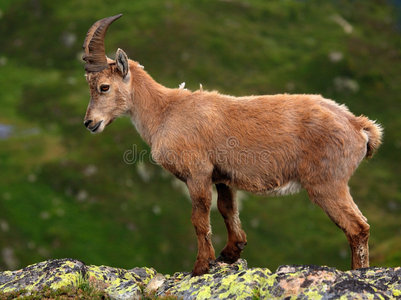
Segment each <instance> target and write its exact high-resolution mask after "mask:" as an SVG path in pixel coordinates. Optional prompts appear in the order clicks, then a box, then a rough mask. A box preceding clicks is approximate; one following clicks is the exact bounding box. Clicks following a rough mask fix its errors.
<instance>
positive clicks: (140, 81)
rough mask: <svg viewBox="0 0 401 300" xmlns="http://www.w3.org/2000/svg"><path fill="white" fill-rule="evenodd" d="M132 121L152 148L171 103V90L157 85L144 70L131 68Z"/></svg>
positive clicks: (135, 67)
mask: <svg viewBox="0 0 401 300" xmlns="http://www.w3.org/2000/svg"><path fill="white" fill-rule="evenodd" d="M131 76H132V78H131V82H132V91H131V101H132V106H131V110H130V116H131V120H132V122H133V123H134V125H135V127H136V129H137V131H138V132H139V134H140V135H141V137H142V138H143V139H144V140H145V142H147V143H148V144H149V145H150V146H152V138H153V137H154V135H155V133H156V132H157V130H158V129H159V128H160V125H161V123H162V122H163V119H164V117H163V114H164V110H165V108H166V107H167V105H168V103H169V102H170V101H171V97H170V96H169V95H170V94H171V91H172V90H171V89H168V88H166V87H164V86H162V85H161V84H159V83H157V82H156V81H155V80H153V78H152V77H151V76H150V75H149V74H147V73H146V72H145V71H144V70H142V69H140V68H139V67H137V66H132V67H131Z"/></svg>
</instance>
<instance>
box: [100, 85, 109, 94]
mask: <svg viewBox="0 0 401 300" xmlns="http://www.w3.org/2000/svg"><path fill="white" fill-rule="evenodd" d="M109 89H110V85H108V84H102V85H101V86H100V91H101V92H107V91H108V90H109Z"/></svg>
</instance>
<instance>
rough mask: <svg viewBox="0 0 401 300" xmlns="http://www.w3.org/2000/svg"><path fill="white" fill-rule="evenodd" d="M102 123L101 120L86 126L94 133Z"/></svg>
mask: <svg viewBox="0 0 401 300" xmlns="http://www.w3.org/2000/svg"><path fill="white" fill-rule="evenodd" d="M102 123H103V120H102V121H99V122H97V123H96V124H95V125H93V126H92V127H88V129H89V130H90V131H92V133H96V131H97V130H98V129H99V127H100V125H102Z"/></svg>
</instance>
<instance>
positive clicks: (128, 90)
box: [83, 14, 382, 275]
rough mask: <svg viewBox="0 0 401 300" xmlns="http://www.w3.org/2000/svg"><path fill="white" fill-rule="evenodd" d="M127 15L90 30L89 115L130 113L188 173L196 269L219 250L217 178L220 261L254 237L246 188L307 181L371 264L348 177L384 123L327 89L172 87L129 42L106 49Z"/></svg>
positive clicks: (160, 156)
mask: <svg viewBox="0 0 401 300" xmlns="http://www.w3.org/2000/svg"><path fill="white" fill-rule="evenodd" d="M120 16H121V14H120V15H117V16H113V17H109V18H105V19H102V20H100V21H97V22H96V23H95V24H94V25H93V26H92V27H91V28H90V29H89V31H88V33H87V36H86V38H85V42H84V45H83V48H84V52H85V54H84V56H83V59H84V61H85V62H86V64H85V70H86V79H87V81H88V84H89V87H90V93H91V99H90V102H89V106H88V109H87V112H86V115H85V121H84V124H85V126H86V127H87V128H88V129H89V130H90V131H91V132H93V133H98V132H102V131H103V130H104V128H105V127H106V126H107V125H108V124H110V123H111V122H112V121H113V120H114V119H115V118H117V117H118V116H120V115H123V114H128V115H129V116H130V117H131V120H132V122H133V123H134V125H135V127H136V129H137V130H138V132H139V134H140V135H141V137H142V138H143V139H144V140H145V141H146V142H147V143H148V144H149V145H150V147H151V151H152V156H153V158H154V160H155V161H156V162H158V163H159V164H160V165H162V166H163V167H164V168H165V169H167V170H168V171H170V172H171V173H173V174H174V175H175V176H176V177H178V178H179V179H180V180H182V181H183V182H185V183H186V185H187V186H188V190H189V193H190V196H191V200H192V217H191V220H192V223H193V225H194V227H195V231H196V235H197V238H198V255H197V258H196V262H195V267H194V269H193V274H194V275H200V274H204V273H206V272H208V270H209V263H210V262H212V261H214V260H215V253H214V249H213V246H212V243H211V234H212V232H211V227H210V219H209V213H210V206H211V198H212V185H213V184H215V185H216V188H217V192H218V199H217V204H218V209H219V211H220V213H221V215H222V216H223V218H224V222H225V224H226V227H227V231H228V241H227V244H226V246H225V247H224V249H223V250H222V252H221V253H220V257H219V258H218V259H219V260H220V261H224V262H228V263H232V262H234V261H236V260H237V259H238V258H239V257H240V253H241V251H242V250H243V249H244V247H245V245H246V243H247V240H246V234H245V232H244V231H243V230H242V228H241V222H240V219H239V215H238V209H237V205H236V201H235V190H236V189H240V190H245V191H249V192H253V193H260V194H270V195H271V194H274V195H285V194H288V193H293V192H296V191H298V190H299V189H300V188H301V187H302V188H304V189H306V191H307V192H308V195H309V197H310V199H311V201H312V202H313V203H316V204H318V205H319V206H320V207H321V208H322V209H323V210H324V211H325V212H326V213H327V215H328V216H329V217H330V218H331V220H333V222H334V223H335V224H336V225H338V226H339V227H340V228H341V229H342V230H343V231H344V232H345V235H346V236H347V239H348V242H349V244H350V247H351V251H352V268H353V269H357V268H362V267H368V266H369V251H368V238H369V225H368V223H367V222H366V221H367V219H366V218H365V217H364V216H363V215H362V213H361V212H360V211H359V209H358V207H357V206H356V204H355V203H354V202H353V200H352V197H351V195H350V193H349V188H348V180H349V179H350V177H351V175H352V173H353V172H354V171H355V169H356V168H357V166H358V165H359V163H360V162H361V161H362V160H363V159H364V158H370V157H372V155H373V153H374V152H375V151H376V150H377V148H378V147H379V145H380V143H381V136H382V129H381V127H380V125H378V124H375V122H373V121H371V120H369V119H368V118H366V117H364V116H359V117H356V116H354V115H353V114H352V113H351V112H349V111H348V109H347V108H346V107H345V106H344V105H338V104H337V103H335V102H334V101H332V100H328V99H324V98H322V97H321V96H320V95H288V94H280V95H269V96H247V97H232V96H227V95H222V94H219V93H217V92H208V91H203V90H202V89H200V90H198V91H195V92H192V91H189V90H187V89H183V88H180V89H169V88H166V87H164V86H162V85H160V84H159V83H157V82H156V81H154V80H153V79H152V78H151V77H150V76H149V75H148V73H146V72H145V71H144V70H143V67H142V66H141V65H140V64H139V63H137V62H135V61H133V60H130V59H128V57H127V55H126V54H125V52H124V51H123V50H121V49H118V50H117V53H116V58H115V60H111V59H109V58H107V57H106V55H105V49H104V37H105V34H106V31H107V28H108V27H109V25H110V24H111V23H112V22H113V21H115V20H116V19H118V18H119V17H120Z"/></svg>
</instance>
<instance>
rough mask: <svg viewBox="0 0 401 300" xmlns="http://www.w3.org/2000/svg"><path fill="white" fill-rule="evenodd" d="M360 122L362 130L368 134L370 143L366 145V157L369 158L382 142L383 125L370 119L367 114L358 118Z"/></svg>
mask: <svg viewBox="0 0 401 300" xmlns="http://www.w3.org/2000/svg"><path fill="white" fill-rule="evenodd" d="M357 119H358V123H359V124H360V125H361V126H362V130H363V131H364V132H365V133H366V134H367V136H368V143H367V145H366V148H367V149H366V150H367V151H366V156H365V157H366V158H367V159H369V158H371V157H372V156H373V154H374V153H375V152H376V151H377V149H378V148H379V146H380V145H381V143H382V137H383V127H382V126H381V125H380V124H378V123H376V122H375V121H372V120H369V119H368V118H367V117H365V116H360V117H358V118H357Z"/></svg>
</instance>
